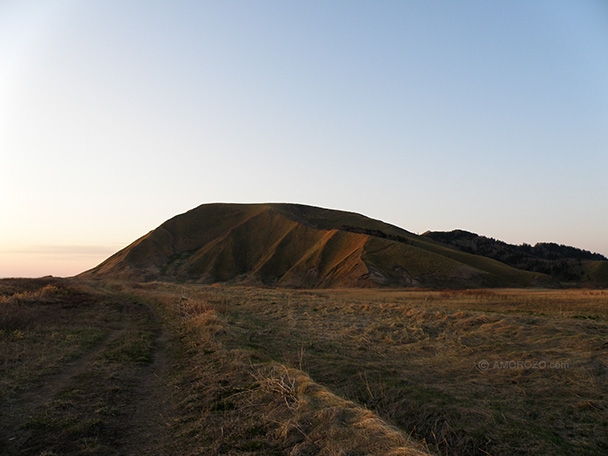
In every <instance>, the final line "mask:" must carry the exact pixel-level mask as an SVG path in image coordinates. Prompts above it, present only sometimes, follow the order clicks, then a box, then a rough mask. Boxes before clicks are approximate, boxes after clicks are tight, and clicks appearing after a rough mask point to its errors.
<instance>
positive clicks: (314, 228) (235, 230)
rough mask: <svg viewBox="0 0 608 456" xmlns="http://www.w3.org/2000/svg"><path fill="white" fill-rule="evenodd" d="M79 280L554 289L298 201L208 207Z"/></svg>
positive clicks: (390, 228)
mask: <svg viewBox="0 0 608 456" xmlns="http://www.w3.org/2000/svg"><path fill="white" fill-rule="evenodd" d="M82 276H83V277H89V278H114V279H128V280H138V281H149V280H164V281H179V282H199V283H215V282H233V283H245V284H266V285H277V286H289V287H308V288H317V287H320V288H331V287H379V286H390V287H411V286H417V287H456V288H471V287H497V286H498V287H508V286H517V287H522V286H535V285H542V286H549V285H551V284H552V283H554V282H553V281H552V279H551V278H550V277H549V276H547V275H544V274H540V273H536V272H529V271H522V270H518V269H516V268H513V267H511V266H508V265H506V264H504V263H500V262H498V261H495V260H493V259H490V258H485V257H482V256H478V255H472V254H469V253H467V252H463V251H461V250H458V249H453V248H450V247H447V246H444V245H441V244H439V243H437V242H434V241H432V240H429V239H425V238H423V237H420V236H417V235H415V234H413V233H410V232H408V231H406V230H403V229H401V228H398V227H396V226H394V225H390V224H387V223H384V222H382V221H379V220H374V219H371V218H368V217H365V216H363V215H360V214H356V213H352V212H344V211H338V210H330V209H323V208H318V207H312V206H305V205H299V204H281V203H269V204H220V203H217V204H205V205H202V206H199V207H197V208H195V209H192V210H191V211H188V212H186V213H184V214H181V215H178V216H176V217H173V218H172V219H170V220H168V221H166V222H165V223H163V224H162V225H160V226H159V227H158V228H156V229H155V230H153V231H151V232H149V233H148V234H146V235H145V236H143V237H141V238H140V239H138V240H136V241H135V242H133V243H132V244H131V245H129V246H127V247H126V248H124V249H122V250H121V251H119V252H117V253H116V254H114V255H113V256H111V257H110V258H108V259H107V260H106V261H104V262H103V263H101V264H100V265H98V266H97V267H95V268H93V269H91V270H89V271H86V272H85V273H83V274H82Z"/></svg>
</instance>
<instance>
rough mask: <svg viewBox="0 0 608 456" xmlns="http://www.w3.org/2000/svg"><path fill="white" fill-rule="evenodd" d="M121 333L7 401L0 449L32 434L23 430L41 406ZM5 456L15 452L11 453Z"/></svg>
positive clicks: (1, 414) (0, 411) (0, 417)
mask: <svg viewBox="0 0 608 456" xmlns="http://www.w3.org/2000/svg"><path fill="white" fill-rule="evenodd" d="M124 332H125V329H120V330H111V331H110V332H109V333H108V334H107V335H106V336H105V337H104V338H103V339H102V340H101V341H100V342H99V343H98V344H97V345H96V346H95V347H93V348H92V349H90V350H89V351H88V352H87V353H85V354H84V355H83V356H81V357H80V358H78V359H76V360H74V361H70V362H69V363H67V364H66V365H65V366H64V368H63V369H62V370H61V371H59V372H58V373H56V374H55V375H53V376H51V377H50V378H48V379H46V381H45V383H44V385H43V386H42V387H38V388H35V389H29V390H26V391H24V392H22V393H21V394H19V395H18V396H17V397H16V398H14V399H13V400H11V401H10V402H8V403H3V404H1V405H0V450H3V451H9V450H10V448H19V447H20V446H21V444H22V443H23V442H25V441H26V440H27V439H28V438H29V437H30V436H31V434H32V431H31V430H25V429H24V424H25V423H26V422H27V421H28V420H29V419H31V418H32V416H33V415H34V414H35V413H36V411H37V410H38V409H39V408H40V407H42V406H44V405H46V404H49V403H50V402H51V401H52V400H53V399H54V398H55V397H56V396H57V394H58V393H60V392H61V391H63V390H65V389H66V388H68V387H69V386H70V385H71V384H72V383H73V382H74V377H76V376H78V375H79V374H82V373H84V372H86V371H87V370H89V369H90V368H91V365H92V363H93V362H94V361H95V359H96V358H97V357H98V356H99V355H101V353H103V352H104V351H105V350H106V348H107V347H108V345H109V344H111V343H112V342H113V341H114V340H116V339H118V338H119V337H120V336H121V335H122V334H123V333H124ZM7 454H18V453H13V452H12V451H11V452H8V453H7Z"/></svg>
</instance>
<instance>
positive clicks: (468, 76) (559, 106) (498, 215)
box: [0, 0, 608, 277]
mask: <svg viewBox="0 0 608 456" xmlns="http://www.w3.org/2000/svg"><path fill="white" fill-rule="evenodd" d="M0 62H1V64H0V158H1V164H2V171H3V173H2V179H0V218H1V219H0V220H1V223H0V277H2V276H15V275H19V276H37V275H44V274H54V275H71V274H75V273H78V272H80V271H82V270H84V269H87V268H90V267H92V266H94V265H95V264H97V263H99V262H100V261H101V260H103V259H104V258H105V257H107V256H108V255H109V254H111V253H112V252H114V251H115V250H118V249H119V248H120V247H122V246H124V245H126V244H128V243H130V242H132V241H133V240H135V239H136V238H137V237H139V236H141V235H143V234H145V233H146V232H148V231H149V230H151V229H153V228H155V227H156V226H158V225H159V224H160V223H162V222H163V221H164V220H166V219H168V218H170V217H172V216H173V215H176V214H178V213H181V212H184V211H186V210H188V209H190V208H192V207H195V206H198V205H199V204H202V203H207V202H215V201H226V202H266V201H285V202H300V203H306V204H312V205H318V206H323V207H330V208H338V209H344V210H350V211H355V212H359V213H363V214H365V215H368V216H371V217H374V218H379V219H382V220H384V221H387V222H389V223H393V224H395V225H398V226H401V227H403V228H405V229H407V230H409V231H412V232H423V231H426V230H428V229H431V230H451V229H456V228H460V229H466V230H470V231H473V232H476V233H480V234H484V235H488V236H492V237H495V238H499V239H502V240H504V241H507V242H512V243H517V244H519V243H522V242H527V243H531V244H534V243H536V242H539V241H552V242H558V243H563V244H569V245H574V246H577V247H580V248H585V249H587V250H592V251H597V252H600V253H602V254H605V255H608V210H607V202H608V198H607V197H608V179H607V175H608V173H607V172H608V83H607V81H608V3H606V2H605V1H599V0H598V1H585V2H581V1H575V0H572V1H559V0H547V1H532V2H530V1H513V0H508V1H507V0H505V1H502V2H501V1H491V2H489V1H458V2H451V1H443V2H439V1H371V0H369V1H293V2H285V1H273V2H270V1H213V2H211V1H189V2H186V1H174V2H166V1H165V2H160V1H124V0H120V1H111V0H103V1H101V0H99V1H87V2H82V1H76V0H64V1H53V0H50V1H28V0H19V1H4V2H2V3H0Z"/></svg>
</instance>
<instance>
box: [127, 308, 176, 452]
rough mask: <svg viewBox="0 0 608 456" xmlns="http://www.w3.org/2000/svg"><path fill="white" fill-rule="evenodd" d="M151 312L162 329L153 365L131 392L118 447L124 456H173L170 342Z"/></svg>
mask: <svg viewBox="0 0 608 456" xmlns="http://www.w3.org/2000/svg"><path fill="white" fill-rule="evenodd" d="M148 309H149V311H150V313H151V315H152V318H153V319H154V321H155V322H156V323H157V324H158V325H159V329H158V330H157V333H156V338H155V341H154V353H153V360H154V361H153V362H152V364H150V365H149V366H146V367H145V368H144V369H143V370H142V372H141V374H140V375H141V376H140V381H139V383H138V384H137V385H136V386H135V387H134V389H133V390H132V391H131V401H130V403H129V405H128V408H127V409H126V410H125V417H124V422H125V432H124V434H123V437H122V439H121V442H120V445H119V447H120V454H124V455H155V456H164V455H169V454H172V453H171V451H170V449H169V446H170V436H169V427H170V422H171V419H172V417H173V407H172V404H171V401H170V396H171V395H170V393H171V391H170V387H169V386H168V384H167V372H168V369H169V365H170V358H169V354H168V350H167V339H168V338H167V334H166V331H165V329H164V327H163V326H162V322H161V320H160V318H159V317H158V315H157V314H156V312H155V311H154V310H153V309H152V308H150V307H148Z"/></svg>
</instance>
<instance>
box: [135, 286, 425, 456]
mask: <svg viewBox="0 0 608 456" xmlns="http://www.w3.org/2000/svg"><path fill="white" fill-rule="evenodd" d="M145 288H148V290H145V291H144V290H142V289H140V290H138V291H136V292H137V294H138V295H139V296H142V297H145V299H148V300H150V301H154V302H156V303H157V306H158V307H159V308H160V309H162V312H163V313H164V315H165V317H166V321H167V322H168V323H169V324H171V325H172V328H173V331H174V333H175V334H179V337H180V339H181V340H182V343H183V344H184V345H183V346H184V350H185V353H183V354H182V355H180V359H182V362H183V363H184V366H183V370H182V371H181V374H180V375H178V379H177V386H178V388H180V389H181V390H183V391H184V392H187V394H186V395H185V397H184V399H183V400H182V402H181V404H180V408H181V409H182V410H183V413H182V416H181V421H180V424H179V426H178V428H177V434H178V438H181V437H183V436H188V437H189V438H196V439H198V440H197V445H196V447H197V449H196V450H193V449H192V447H189V448H183V449H182V451H184V454H242V453H244V452H245V453H247V454H264V455H269V454H277V455H278V454H290V455H294V456H295V455H313V454H315V455H316V454H318V455H326V456H338V455H353V456H354V455H364V454H376V455H423V454H428V452H427V451H426V449H425V448H424V446H423V445H420V444H418V443H416V442H415V441H414V440H413V439H411V438H410V437H409V436H408V435H407V434H404V433H403V432H401V431H399V430H398V429H396V428H395V427H392V426H389V425H387V424H386V423H385V422H384V421H383V420H381V419H380V418H379V417H378V416H377V415H376V414H374V413H373V412H372V411H370V410H368V409H366V408H365V407H362V406H361V405H359V404H356V403H355V402H352V401H349V400H346V399H344V398H341V397H339V396H337V395H335V394H334V393H332V392H331V391H330V390H329V389H328V388H326V387H324V386H322V385H320V384H318V383H316V382H314V381H313V380H312V379H311V378H310V376H309V375H308V374H307V373H306V372H304V371H303V370H301V369H297V368H295V367H289V366H286V365H285V364H283V363H280V362H277V361H274V360H272V359H270V358H268V357H267V356H265V355H264V354H262V353H260V352H259V351H257V350H251V349H249V348H248V347H247V346H237V345H234V344H232V341H233V338H234V336H235V334H234V333H235V331H238V328H236V327H234V326H232V325H231V324H230V322H229V316H230V315H231V312H232V311H233V307H232V306H233V302H232V300H231V299H230V298H227V297H224V296H222V295H221V294H215V293H213V294H212V295H200V294H199V293H198V292H197V291H196V290H193V289H190V288H189V289H188V290H184V288H183V287H181V288H180V289H178V290H175V292H174V291H171V290H170V288H171V287H168V288H169V291H167V286H165V285H159V288H158V289H153V290H150V289H149V288H150V286H146V287H145ZM163 289H164V290H165V291H163ZM209 289H211V290H212V289H214V288H212V287H209ZM185 293H188V294H189V297H186V296H185ZM203 430H204V431H203Z"/></svg>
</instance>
